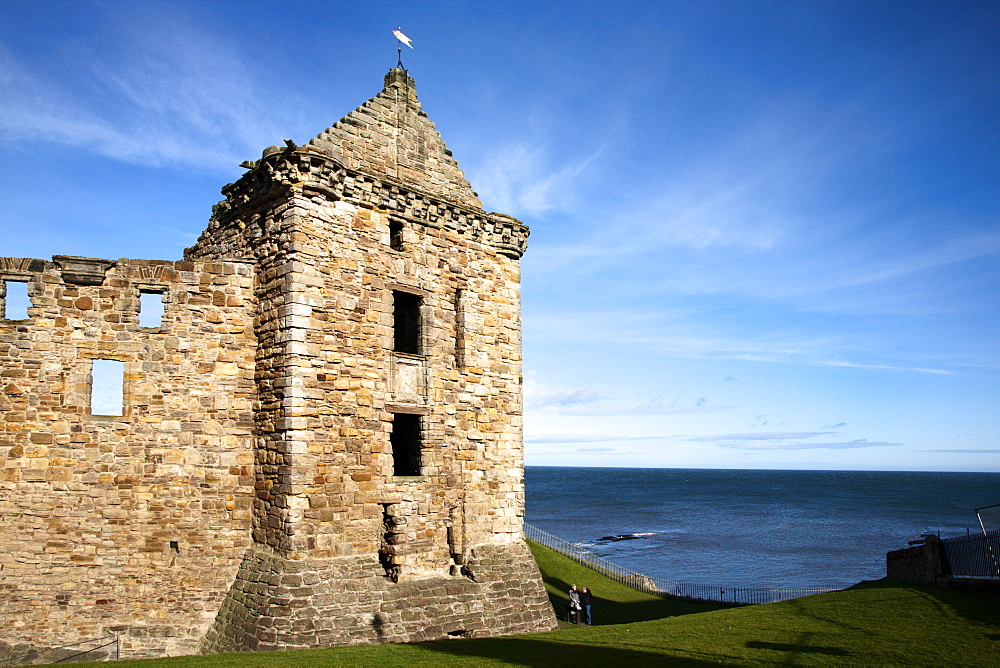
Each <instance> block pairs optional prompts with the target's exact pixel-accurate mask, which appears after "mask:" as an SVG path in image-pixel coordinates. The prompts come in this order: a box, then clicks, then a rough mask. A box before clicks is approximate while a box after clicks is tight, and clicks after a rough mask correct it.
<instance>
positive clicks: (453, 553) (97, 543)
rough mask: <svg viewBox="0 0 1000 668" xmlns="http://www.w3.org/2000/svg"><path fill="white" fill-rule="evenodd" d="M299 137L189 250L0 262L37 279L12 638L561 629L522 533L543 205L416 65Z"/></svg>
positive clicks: (11, 479) (6, 416)
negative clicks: (101, 385) (525, 362)
mask: <svg viewBox="0 0 1000 668" xmlns="http://www.w3.org/2000/svg"><path fill="white" fill-rule="evenodd" d="M286 145H287V146H286V148H284V149H279V148H277V147H270V148H268V149H266V150H265V151H264V154H263V156H262V158H261V159H260V160H258V161H255V162H249V161H248V162H246V163H244V166H245V167H247V168H248V170H249V171H248V172H247V173H246V174H245V175H244V176H243V177H242V178H241V179H239V180H238V181H237V182H236V183H234V184H229V185H227V186H226V187H225V188H223V194H224V195H225V200H223V201H222V202H220V203H219V204H218V205H216V206H215V207H214V208H213V214H212V218H211V220H210V222H209V225H208V228H207V229H206V231H205V232H204V233H203V234H202V236H201V237H200V238H199V240H198V242H197V243H196V245H195V246H194V247H192V248H190V249H188V250H187V251H186V253H185V260H184V261H181V262H151V261H137V260H119V261H117V262H110V261H102V260H94V259H87V258H71V257H62V256H56V257H55V258H53V262H43V261H41V260H19V259H10V258H9V259H5V260H0V277H4V278H6V279H8V280H28V281H29V282H30V294H31V300H32V307H31V309H30V311H29V316H30V317H29V318H28V319H27V320H23V321H9V320H0V364H2V368H0V374H2V375H0V379H2V384H3V386H4V387H3V388H0V391H2V393H0V409H2V416H3V417H2V418H0V420H2V421H0V472H2V475H3V481H2V483H0V484H2V486H0V530H2V537H0V550H2V551H3V554H0V587H2V588H3V592H4V593H6V592H8V591H10V592H11V597H10V598H9V599H8V600H7V601H4V602H3V604H2V605H0V622H4V623H5V624H6V627H2V626H0V628H5V629H6V630H2V631H0V642H6V643H8V644H14V643H25V642H30V643H32V644H35V645H40V646H47V645H48V646H51V645H56V644H60V643H64V642H72V641H75V640H78V639H81V638H85V637H96V636H99V635H103V634H105V633H107V632H109V631H121V632H123V633H125V634H126V644H125V647H126V650H129V654H128V655H129V656H143V655H148V656H153V655H160V654H181V653H190V652H193V651H204V652H218V651H241V650H257V649H290V648H306V647H326V646H333V645H344V644H354V643H362V642H365V643H368V642H389V641H393V642H403V641H415V640H428V639H434V638H442V637H458V636H482V635H496V634H503V633H516V632H529V631H539V630H548V629H551V628H554V626H555V618H554V615H553V612H552V609H551V606H550V605H549V603H548V600H547V597H546V595H545V591H544V587H543V585H542V582H541V578H540V575H539V572H538V568H537V566H536V565H535V563H534V561H533V559H532V557H531V554H530V552H529V551H528V549H527V547H526V545H525V544H524V542H523V540H522V533H521V532H522V516H523V512H524V468H523V444H522V440H521V433H522V405H521V340H520V331H521V330H520V274H519V270H520V267H519V259H520V256H521V254H522V253H523V251H524V248H525V243H526V239H527V234H528V232H527V228H526V227H525V226H524V225H522V224H521V223H520V222H519V221H517V220H515V219H513V218H511V217H509V216H505V215H502V214H495V213H490V214H487V213H485V212H484V211H483V210H482V209H481V208H480V205H479V201H478V199H477V197H476V195H475V193H474V192H472V190H471V189H470V187H469V185H468V182H467V181H465V180H464V175H463V174H462V172H461V170H459V169H458V167H457V163H456V162H455V161H454V159H453V158H452V157H451V154H450V152H448V151H447V149H446V148H445V146H444V143H443V141H442V140H441V138H440V136H439V135H438V134H437V131H436V130H435V129H434V125H433V124H432V123H430V121H429V120H427V118H426V114H424V113H423V112H422V111H421V110H420V107H419V103H418V102H417V100H416V94H415V93H414V91H413V81H412V79H410V78H409V76H408V75H407V74H406V73H405V71H402V70H393V71H392V72H390V73H389V75H387V76H386V88H385V89H384V90H383V92H382V93H380V94H379V95H378V96H376V98H373V99H372V100H369V102H368V103H366V104H365V105H363V107H361V108H359V110H356V111H355V112H352V114H351V115H349V116H348V117H347V118H345V119H344V120H343V121H341V123H338V124H337V125H335V126H332V127H331V128H328V129H327V130H326V131H324V133H322V134H321V135H320V137H319V138H317V139H316V140H314V141H313V142H311V143H310V144H307V145H304V146H301V147H299V146H296V145H295V144H294V143H293V142H291V141H288V142H286ZM143 292H146V293H149V292H154V293H159V294H161V295H162V302H163V303H164V305H165V314H164V317H163V321H162V324H160V326H158V327H144V326H142V325H141V324H140V323H139V320H138V318H139V316H138V310H139V297H140V294H141V293H143ZM0 297H2V294H0ZM95 358H96V359H113V360H118V361H121V362H124V370H125V374H124V388H125V396H124V400H123V402H122V403H123V410H122V411H121V413H122V414H121V415H120V416H101V415H93V413H94V411H93V410H91V406H90V405H89V403H88V402H89V397H90V388H91V386H90V375H89V374H90V368H91V366H90V365H91V364H92V362H91V360H92V359H95ZM106 592H108V593H106Z"/></svg>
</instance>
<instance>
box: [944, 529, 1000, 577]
mask: <svg viewBox="0 0 1000 668" xmlns="http://www.w3.org/2000/svg"><path fill="white" fill-rule="evenodd" d="M941 547H942V548H943V549H944V559H945V563H944V572H945V575H951V576H952V577H970V578H984V577H985V578H997V577H1000V529H993V530H992V531H987V532H985V533H980V534H969V535H965V536H952V537H951V538H942V539H941Z"/></svg>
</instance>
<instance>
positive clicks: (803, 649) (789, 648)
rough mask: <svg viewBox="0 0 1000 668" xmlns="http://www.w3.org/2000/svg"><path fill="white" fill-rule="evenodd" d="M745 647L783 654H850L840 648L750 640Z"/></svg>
mask: <svg viewBox="0 0 1000 668" xmlns="http://www.w3.org/2000/svg"><path fill="white" fill-rule="evenodd" d="M746 647H748V648H749V649H770V650H774V651H775V652H784V653H786V654H794V655H799V654H826V655H828V656H850V654H851V653H850V652H848V651H847V650H846V649H841V648H840V647H823V646H822V645H799V644H796V643H785V642H761V641H756V640H751V641H750V642H748V643H746Z"/></svg>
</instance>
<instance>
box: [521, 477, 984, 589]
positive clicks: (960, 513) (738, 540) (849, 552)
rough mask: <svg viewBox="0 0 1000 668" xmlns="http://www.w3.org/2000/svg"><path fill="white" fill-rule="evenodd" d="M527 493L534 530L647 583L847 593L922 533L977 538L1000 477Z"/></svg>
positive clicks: (764, 481)
mask: <svg viewBox="0 0 1000 668" xmlns="http://www.w3.org/2000/svg"><path fill="white" fill-rule="evenodd" d="M525 490H526V493H525V496H526V511H525V521H526V522H528V523H530V524H533V525H534V526H536V527H538V528H539V529H542V530H543V531H546V532H548V533H551V534H553V535H555V536H558V537H559V538H562V539H564V540H567V541H569V542H571V543H574V544H576V545H578V546H580V547H584V548H586V549H588V550H590V551H592V552H594V553H595V554H597V555H599V556H602V557H605V558H607V559H609V560H611V561H613V562H615V563H618V564H620V565H621V566H624V567H626V568H629V569H631V570H634V571H636V572H639V573H643V574H645V575H649V576H652V577H657V578H664V579H668V580H674V581H677V582H684V583H691V584H703V585H718V586H760V587H848V586H850V585H853V584H856V583H857V582H860V581H863V580H876V579H879V578H882V577H884V576H885V554H886V552H888V551H890V550H896V549H900V548H904V547H907V545H908V542H909V541H911V540H918V539H919V538H920V537H921V535H922V534H929V533H934V534H940V535H941V536H944V537H947V536H952V535H959V534H963V533H966V532H973V531H975V532H978V531H980V530H981V529H980V526H979V520H978V519H977V516H976V513H975V508H977V507H983V506H989V505H993V504H997V503H1000V473H980V472H928V471H837V470H830V471H810V470H769V469H673V468H668V469H663V468H608V467H564V466H526V467H525ZM989 519H990V521H996V522H997V524H998V526H1000V517H998V516H995V515H993V516H990V518H989ZM987 528H988V529H989V528H997V527H990V526H987Z"/></svg>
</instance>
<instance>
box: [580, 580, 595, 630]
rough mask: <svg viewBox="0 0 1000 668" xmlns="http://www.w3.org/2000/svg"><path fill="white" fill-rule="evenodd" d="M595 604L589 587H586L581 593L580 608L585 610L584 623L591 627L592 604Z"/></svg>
mask: <svg viewBox="0 0 1000 668" xmlns="http://www.w3.org/2000/svg"><path fill="white" fill-rule="evenodd" d="M593 602H594V595H593V594H591V593H590V589H589V588H588V587H584V588H583V591H581V592H580V608H581V609H582V610H583V623H584V624H586V625H587V626H590V624H591V621H590V604H591V603H593Z"/></svg>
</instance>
